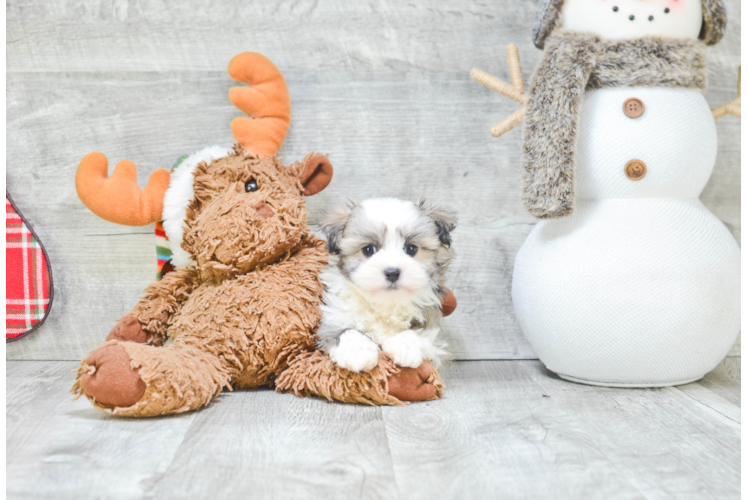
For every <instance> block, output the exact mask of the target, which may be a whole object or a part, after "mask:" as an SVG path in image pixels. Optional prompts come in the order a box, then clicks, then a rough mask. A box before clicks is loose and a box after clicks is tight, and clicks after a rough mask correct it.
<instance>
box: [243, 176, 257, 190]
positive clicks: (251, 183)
mask: <svg viewBox="0 0 748 500" xmlns="http://www.w3.org/2000/svg"><path fill="white" fill-rule="evenodd" d="M258 189H260V186H259V185H258V184H257V181H256V180H254V179H249V180H248V181H247V182H245V183H244V190H245V191H246V192H248V193H254V192H255V191H257V190H258Z"/></svg>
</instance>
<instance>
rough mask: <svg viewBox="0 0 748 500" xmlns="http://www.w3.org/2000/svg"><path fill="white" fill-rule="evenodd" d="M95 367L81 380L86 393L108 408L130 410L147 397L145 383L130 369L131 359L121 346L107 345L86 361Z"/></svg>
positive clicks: (136, 372) (90, 355)
mask: <svg viewBox="0 0 748 500" xmlns="http://www.w3.org/2000/svg"><path fill="white" fill-rule="evenodd" d="M84 363H86V364H87V365H89V366H90V367H92V370H90V372H89V373H85V374H84V375H83V376H82V377H81V388H82V389H83V392H84V393H85V394H86V395H87V396H89V397H91V398H93V399H95V400H96V402H97V403H101V404H103V405H107V406H117V407H120V408H127V407H129V406H132V405H134V404H135V403H137V402H138V401H140V399H141V398H142V397H143V394H145V382H143V380H142V379H141V378H140V375H139V374H138V370H134V369H133V368H132V367H131V366H130V356H129V355H128V354H127V351H125V348H124V347H122V346H120V345H116V344H113V345H105V346H103V347H100V348H98V349H96V350H95V351H93V352H92V353H91V354H89V355H88V357H87V358H86V359H85V360H84Z"/></svg>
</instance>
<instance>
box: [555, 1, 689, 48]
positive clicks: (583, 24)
mask: <svg viewBox="0 0 748 500" xmlns="http://www.w3.org/2000/svg"><path fill="white" fill-rule="evenodd" d="M701 1H702V0H566V1H565V2H564V6H563V8H562V10H561V19H562V21H561V23H562V26H563V27H564V28H565V29H569V30H572V31H581V32H590V33H594V34H596V35H599V36H601V37H603V38H605V39H608V40H631V39H635V38H642V37H645V36H660V37H664V38H692V39H697V38H698V37H699V33H700V32H701V24H702V13H701Z"/></svg>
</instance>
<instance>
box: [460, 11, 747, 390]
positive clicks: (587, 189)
mask: <svg viewBox="0 0 748 500" xmlns="http://www.w3.org/2000/svg"><path fill="white" fill-rule="evenodd" d="M725 24H726V15H725V11H724V6H723V4H722V1H721V0H543V1H542V2H541V7H540V12H539V14H538V19H537V22H536V25H535V28H534V30H533V37H534V41H535V44H536V45H537V46H538V47H539V48H543V49H544V51H545V52H544V55H543V58H542V60H541V62H540V64H539V65H538V67H537V69H536V70H535V73H534V74H533V78H532V81H531V82H530V85H529V88H528V90H527V92H525V89H524V84H523V82H522V75H521V71H520V69H519V59H518V56H517V51H516V47H514V46H510V47H509V49H508V53H509V64H510V73H511V77H512V78H511V79H512V84H508V83H505V82H502V81H500V80H498V79H496V78H494V77H491V76H490V75H488V74H487V73H484V72H481V71H479V70H473V73H472V76H473V78H475V79H476V80H478V81H480V82H481V83H483V84H485V85H487V86H488V87H490V88H492V89H494V90H496V91H498V92H500V93H502V94H504V95H507V96H509V97H511V98H513V99H515V100H517V101H518V102H520V103H522V104H524V105H525V106H524V107H523V108H522V109H520V110H519V111H517V112H515V113H513V114H512V115H511V116H510V117H508V118H507V119H506V120H504V121H503V122H502V123H500V124H498V125H497V126H495V127H494V128H493V129H492V131H491V132H492V134H493V135H495V136H499V135H501V134H503V133H505V132H507V131H508V130H511V129H512V128H513V127H515V126H517V125H519V124H520V123H522V122H524V130H523V136H522V147H523V151H522V163H523V167H524V169H525V174H524V178H523V185H524V186H523V187H524V193H523V202H524V204H525V207H526V208H527V210H528V211H529V212H530V213H531V214H532V215H534V216H535V217H537V218H539V219H540V221H539V222H538V224H537V225H536V226H535V227H534V229H533V230H532V232H531V233H530V235H529V236H528V238H527V240H526V241H525V243H524V244H523V246H522V248H521V249H520V251H519V253H518V254H517V257H516V260H515V266H514V276H513V283H512V299H513V302H514V307H515V313H516V317H517V320H518V322H519V324H520V326H521V327H522V330H523V331H524V333H525V335H526V337H527V339H528V341H529V342H530V344H531V345H532V347H533V349H534V350H535V352H536V353H537V355H538V357H539V358H540V359H541V360H542V361H543V362H544V363H545V365H546V366H547V367H548V368H549V369H550V370H552V371H554V372H556V373H557V374H558V375H559V376H561V377H562V378H565V379H568V380H572V381H577V382H583V383H588V384H594V385H608V386H633V387H647V386H666V385H675V384H682V383H687V382H690V381H693V380H697V379H699V378H701V377H702V376H703V375H704V374H705V373H707V372H709V371H710V370H712V369H713V368H714V367H715V366H716V365H717V363H719V361H720V360H721V359H722V358H723V357H724V356H725V355H726V354H727V352H728V351H729V349H730V347H731V346H732V344H733V342H734V341H735V338H736V337H737V335H738V333H739V331H740V249H739V247H738V245H737V243H736V242H735V239H734V238H733V237H732V235H731V234H730V232H729V231H728V230H727V229H726V228H725V226H724V224H723V223H722V222H721V221H720V220H719V219H717V218H716V217H715V216H714V215H713V214H712V213H711V212H710V211H709V210H708V209H707V208H706V207H704V205H703V204H702V203H701V202H700V201H699V194H700V193H701V191H702V190H703V188H704V186H705V185H706V183H707V181H708V179H709V177H710V175H711V173H712V169H713V167H714V162H715V158H716V154H717V133H716V127H715V124H714V119H715V118H718V117H719V116H722V115H724V114H725V113H728V112H729V113H732V114H735V115H737V116H740V98H738V99H736V100H735V101H733V102H731V103H728V104H726V105H723V106H720V107H719V108H716V109H715V110H710V109H709V106H708V105H707V103H706V100H705V99H704V97H703V96H702V94H701V92H700V91H701V90H703V89H704V88H705V86H706V72H705V67H706V45H710V44H714V43H716V42H718V41H719V40H720V39H721V37H722V34H723V31H724V27H725ZM622 108H623V112H621V110H622Z"/></svg>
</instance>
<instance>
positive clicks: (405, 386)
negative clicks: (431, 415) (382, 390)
mask: <svg viewBox="0 0 748 500" xmlns="http://www.w3.org/2000/svg"><path fill="white" fill-rule="evenodd" d="M432 375H434V367H433V366H431V363H429V362H428V361H424V362H423V363H422V364H421V366H419V367H418V368H400V373H395V374H393V375H390V377H389V378H388V379H387V385H388V387H389V390H388V392H389V395H390V396H394V397H396V398H397V399H399V400H400V401H426V400H427V399H431V398H433V397H434V395H435V394H436V386H435V385H434V384H432V383H430V382H429V380H432V379H433V377H432Z"/></svg>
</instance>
